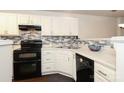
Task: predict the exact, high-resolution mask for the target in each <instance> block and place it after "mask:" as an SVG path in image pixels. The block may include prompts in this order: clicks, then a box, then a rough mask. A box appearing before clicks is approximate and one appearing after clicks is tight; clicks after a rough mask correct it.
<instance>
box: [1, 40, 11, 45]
mask: <svg viewBox="0 0 124 93" xmlns="http://www.w3.org/2000/svg"><path fill="white" fill-rule="evenodd" d="M12 44H13V41H12V40H0V46H2V45H12Z"/></svg>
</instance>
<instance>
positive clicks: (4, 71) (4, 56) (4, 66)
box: [0, 45, 13, 82]
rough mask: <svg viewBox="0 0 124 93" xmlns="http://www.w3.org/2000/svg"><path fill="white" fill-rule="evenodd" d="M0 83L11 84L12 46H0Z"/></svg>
mask: <svg viewBox="0 0 124 93" xmlns="http://www.w3.org/2000/svg"><path fill="white" fill-rule="evenodd" d="M0 55H1V57H0V82H12V63H13V59H12V58H13V51H12V45H8V46H7V45H6V46H0Z"/></svg>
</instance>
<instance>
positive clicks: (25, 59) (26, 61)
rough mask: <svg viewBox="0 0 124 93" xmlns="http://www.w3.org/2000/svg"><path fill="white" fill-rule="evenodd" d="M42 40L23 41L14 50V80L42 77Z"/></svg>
mask: <svg viewBox="0 0 124 93" xmlns="http://www.w3.org/2000/svg"><path fill="white" fill-rule="evenodd" d="M41 47H42V41H41V40H24V41H21V49H17V50H14V80H20V79H27V78H31V77H39V76H41Z"/></svg>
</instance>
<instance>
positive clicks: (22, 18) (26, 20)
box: [18, 14, 30, 25]
mask: <svg viewBox="0 0 124 93" xmlns="http://www.w3.org/2000/svg"><path fill="white" fill-rule="evenodd" d="M18 24H19V25H27V24H30V16H29V15H20V14H19V15H18Z"/></svg>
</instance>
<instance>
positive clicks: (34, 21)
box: [29, 15, 41, 25]
mask: <svg viewBox="0 0 124 93" xmlns="http://www.w3.org/2000/svg"><path fill="white" fill-rule="evenodd" d="M29 17H30V22H29V23H30V24H32V25H41V17H40V16H36V15H30V16H29Z"/></svg>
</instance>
